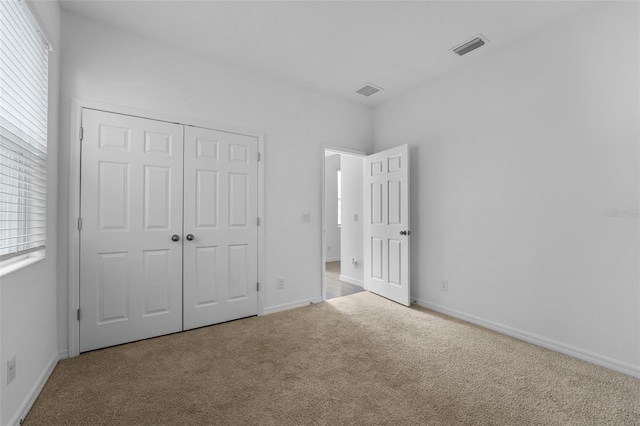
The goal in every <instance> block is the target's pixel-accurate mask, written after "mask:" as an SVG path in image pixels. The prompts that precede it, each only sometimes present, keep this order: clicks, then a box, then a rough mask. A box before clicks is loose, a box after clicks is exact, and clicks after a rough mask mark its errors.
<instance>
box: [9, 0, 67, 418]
mask: <svg viewBox="0 0 640 426" xmlns="http://www.w3.org/2000/svg"><path fill="white" fill-rule="evenodd" d="M32 6H33V10H35V12H36V14H37V17H38V20H39V21H40V24H41V26H42V27H43V30H44V31H45V33H46V34H47V38H48V40H49V43H50V44H51V46H52V48H53V51H52V52H50V54H49V132H48V141H47V242H46V245H47V257H46V259H45V260H42V261H40V262H38V263H35V264H32V265H28V266H27V267H25V268H23V269H20V270H18V271H15V272H13V273H11V274H9V275H6V276H3V277H2V279H1V281H2V282H1V283H0V318H1V320H0V335H1V339H0V340H1V344H0V348H1V353H2V356H1V357H0V400H1V403H0V407H1V408H0V424H2V425H6V424H9V423H10V422H17V421H19V415H20V414H23V409H24V408H25V404H27V403H29V402H31V403H32V402H33V400H30V397H32V396H34V395H35V392H34V391H35V390H36V389H37V387H38V385H39V384H42V382H41V381H40V379H42V378H43V377H42V376H43V375H46V374H47V372H49V371H50V369H51V367H52V366H53V365H54V364H55V363H56V362H57V360H58V346H57V341H56V336H57V328H56V261H57V259H56V257H57V251H56V245H57V232H56V223H57V216H56V211H57V198H58V179H57V173H58V167H57V162H58V86H59V70H60V49H61V46H60V8H59V6H58V3H57V2H35V3H34V4H32ZM14 355H15V356H16V378H15V379H14V380H13V381H12V382H11V384H10V385H8V386H7V376H6V373H7V371H6V365H7V361H8V360H9V359H11V358H12V357H13V356H14Z"/></svg>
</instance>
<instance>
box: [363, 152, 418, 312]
mask: <svg viewBox="0 0 640 426" xmlns="http://www.w3.org/2000/svg"><path fill="white" fill-rule="evenodd" d="M364 182H365V215H364V216H365V244H364V246H365V258H364V278H365V288H366V289H367V290H369V291H371V292H374V293H377V294H379V295H381V296H384V297H386V298H388V299H391V300H394V301H396V302H398V303H401V304H403V305H406V306H409V304H410V301H409V295H410V289H409V234H410V232H409V149H408V146H407V145H401V146H398V147H395V148H391V149H388V150H386V151H382V152H378V153H376V154H373V155H369V156H368V157H367V159H366V170H365V178H364Z"/></svg>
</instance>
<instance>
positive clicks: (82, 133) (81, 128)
mask: <svg viewBox="0 0 640 426" xmlns="http://www.w3.org/2000/svg"><path fill="white" fill-rule="evenodd" d="M82 139H84V127H82V126H80V142H82Z"/></svg>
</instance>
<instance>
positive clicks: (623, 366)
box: [412, 298, 640, 378]
mask: <svg viewBox="0 0 640 426" xmlns="http://www.w3.org/2000/svg"><path fill="white" fill-rule="evenodd" d="M412 300H414V301H415V303H416V304H417V305H419V306H422V307H425V308H428V309H431V310H432V311H436V312H439V313H441V314H445V315H448V316H451V317H454V318H458V319H461V320H463V321H467V322H470V323H473V324H476V325H479V326H480V327H484V328H488V329H490V330H493V331H497V332H498V333H502V334H506V335H507V336H511V337H515V338H516V339H520V340H524V341H525V342H529V343H532V344H534V345H537V346H542V347H543V348H547V349H550V350H552V351H556V352H560V353H563V354H565V355H569V356H572V357H574V358H578V359H581V360H583V361H587V362H590V363H592V364H596V365H600V366H602V367H606V368H609V369H611V370H615V371H618V372H620V373H624V374H628V375H629V376H633V377H637V378H640V366H637V365H633V364H629V363H626V362H623V361H618V360H616V359H613V358H609V357H607V356H604V355H599V354H596V353H594V352H590V351H587V350H584V349H580V348H576V347H574V346H571V345H567V344H564V343H560V342H557V341H555V340H551V339H547V338H545V337H542V336H538V335H536V334H532V333H528V332H526V331H521V330H518V329H515V328H513V327H509V326H506V325H502V324H499V323H496V322H493V321H489V320H486V319H483V318H479V317H476V316H474V315H469V314H465V313H463V312H460V311H457V310H455V309H450V308H446V307H444V306H440V305H437V304H435V303H430V302H425V301H423V300H417V299H414V298H412Z"/></svg>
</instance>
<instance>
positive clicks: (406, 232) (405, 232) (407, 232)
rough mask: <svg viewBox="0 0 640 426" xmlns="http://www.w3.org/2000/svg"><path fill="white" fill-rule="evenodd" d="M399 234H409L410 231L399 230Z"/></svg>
mask: <svg viewBox="0 0 640 426" xmlns="http://www.w3.org/2000/svg"><path fill="white" fill-rule="evenodd" d="M400 235H411V231H400Z"/></svg>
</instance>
